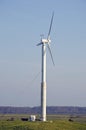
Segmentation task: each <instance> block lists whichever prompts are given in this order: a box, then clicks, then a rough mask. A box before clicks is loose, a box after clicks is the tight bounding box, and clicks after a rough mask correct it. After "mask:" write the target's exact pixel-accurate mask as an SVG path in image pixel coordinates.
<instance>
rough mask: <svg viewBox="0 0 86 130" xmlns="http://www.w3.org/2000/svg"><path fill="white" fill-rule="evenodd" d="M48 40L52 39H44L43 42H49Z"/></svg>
mask: <svg viewBox="0 0 86 130" xmlns="http://www.w3.org/2000/svg"><path fill="white" fill-rule="evenodd" d="M48 42H51V40H50V39H49V40H48V39H42V43H48Z"/></svg>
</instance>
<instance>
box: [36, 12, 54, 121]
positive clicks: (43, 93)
mask: <svg viewBox="0 0 86 130" xmlns="http://www.w3.org/2000/svg"><path fill="white" fill-rule="evenodd" d="M53 17H54V12H53V14H52V18H51V23H50V28H49V32H48V36H47V38H46V39H43V38H41V42H40V43H39V44H37V46H39V45H42V77H41V121H46V46H47V47H48V50H49V52H50V56H51V59H52V62H53V64H54V61H53V56H52V53H51V49H50V42H51V40H50V32H51V27H52V22H53Z"/></svg>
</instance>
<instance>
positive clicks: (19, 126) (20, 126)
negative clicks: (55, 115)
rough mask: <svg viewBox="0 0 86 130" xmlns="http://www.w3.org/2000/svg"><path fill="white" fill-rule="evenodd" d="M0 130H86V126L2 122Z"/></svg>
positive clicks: (61, 122) (63, 122)
mask: <svg viewBox="0 0 86 130" xmlns="http://www.w3.org/2000/svg"><path fill="white" fill-rule="evenodd" d="M0 130H86V124H81V123H77V122H69V121H65V120H58V121H53V122H52V123H51V122H22V121H0Z"/></svg>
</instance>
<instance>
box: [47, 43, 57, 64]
mask: <svg viewBox="0 0 86 130" xmlns="http://www.w3.org/2000/svg"><path fill="white" fill-rule="evenodd" d="M47 47H48V50H49V53H50V56H51V59H52V62H53V65H54V66H55V64H54V60H53V55H52V52H51V49H50V45H49V43H48V44H47Z"/></svg>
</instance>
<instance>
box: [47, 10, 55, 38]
mask: <svg viewBox="0 0 86 130" xmlns="http://www.w3.org/2000/svg"><path fill="white" fill-rule="evenodd" d="M53 17H54V12H53V13H52V18H51V23H50V28H49V32H48V36H47V39H50V32H51V28H52V23H53Z"/></svg>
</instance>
